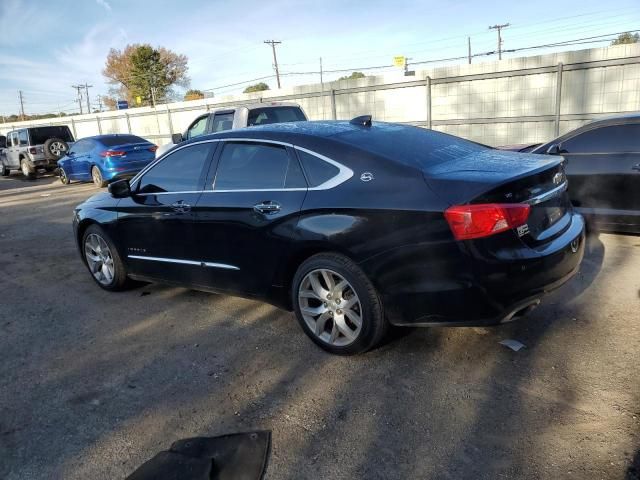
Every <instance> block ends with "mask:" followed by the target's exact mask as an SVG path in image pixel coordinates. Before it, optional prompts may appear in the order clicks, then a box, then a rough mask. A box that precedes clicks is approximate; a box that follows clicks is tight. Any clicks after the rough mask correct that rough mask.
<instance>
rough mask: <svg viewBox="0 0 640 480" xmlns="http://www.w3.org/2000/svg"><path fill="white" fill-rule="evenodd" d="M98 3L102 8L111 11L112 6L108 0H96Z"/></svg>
mask: <svg viewBox="0 0 640 480" xmlns="http://www.w3.org/2000/svg"><path fill="white" fill-rule="evenodd" d="M96 3H97V4H98V5H100V6H101V7H104V9H105V10H106V11H108V12H110V11H111V5H109V2H107V0H96Z"/></svg>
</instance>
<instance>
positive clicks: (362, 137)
mask: <svg viewBox="0 0 640 480" xmlns="http://www.w3.org/2000/svg"><path fill="white" fill-rule="evenodd" d="M335 138H337V139H340V140H342V141H344V142H346V143H350V144H352V145H354V146H355V147H357V148H361V149H362V150H366V151H368V152H371V153H373V154H374V155H382V156H384V157H387V158H391V159H394V160H396V161H399V162H402V163H405V164H407V165H411V166H414V167H419V168H421V169H423V170H429V169H430V168H432V167H435V166H436V165H440V164H442V163H446V162H447V161H449V160H454V159H459V158H461V157H465V156H467V155H471V154H474V153H478V152H483V151H486V150H488V149H490V147H487V146H486V145H481V144H479V143H475V142H472V141H470V140H465V139H463V138H460V137H454V136H453V135H448V134H446V133H442V132H436V131H433V130H428V129H426V128H420V127H410V126H406V125H394V124H391V123H376V124H374V126H373V127H372V128H371V129H366V128H358V129H356V130H350V131H348V132H345V133H339V134H337V135H336V136H335Z"/></svg>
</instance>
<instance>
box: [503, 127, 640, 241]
mask: <svg viewBox="0 0 640 480" xmlns="http://www.w3.org/2000/svg"><path fill="white" fill-rule="evenodd" d="M505 148H506V147H505ZM519 151H523V150H519ZM528 151H530V152H531V153H542V154H547V155H562V156H563V157H564V158H565V159H566V160H567V166H566V169H567V176H568V178H569V184H570V185H571V187H570V188H569V197H570V198H571V202H572V203H573V205H574V206H575V207H576V209H577V210H578V211H579V212H580V213H581V214H583V215H584V216H585V217H586V219H587V221H588V222H589V224H590V225H592V226H593V227H594V228H597V229H600V230H605V231H613V232H625V233H640V114H633V115H625V116H618V117H611V118H605V119H602V120H597V121H595V122H591V123H589V124H587V125H584V126H582V127H580V128H578V129H577V130H573V131H571V132H569V133H566V134H564V135H562V136H561V137H559V138H556V139H555V140H552V141H550V142H548V143H545V144H542V145H540V146H538V147H536V148H533V149H530V150H528Z"/></svg>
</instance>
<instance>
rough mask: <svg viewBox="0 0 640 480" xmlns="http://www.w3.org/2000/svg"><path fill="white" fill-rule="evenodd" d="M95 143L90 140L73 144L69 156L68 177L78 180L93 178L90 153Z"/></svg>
mask: <svg viewBox="0 0 640 480" xmlns="http://www.w3.org/2000/svg"><path fill="white" fill-rule="evenodd" d="M92 144H93V142H92V141H91V140H89V139H84V140H79V141H77V142H76V143H74V144H73V146H72V147H71V151H70V152H69V153H68V154H67V157H68V159H69V161H68V162H67V166H68V167H67V170H68V171H66V173H67V176H68V177H69V178H72V179H76V180H88V179H90V178H91V174H90V172H89V162H88V160H89V158H88V157H89V151H90V150H91V147H92Z"/></svg>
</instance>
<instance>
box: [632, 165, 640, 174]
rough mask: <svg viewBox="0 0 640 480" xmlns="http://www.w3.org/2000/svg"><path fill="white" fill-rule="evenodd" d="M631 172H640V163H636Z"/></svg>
mask: <svg viewBox="0 0 640 480" xmlns="http://www.w3.org/2000/svg"><path fill="white" fill-rule="evenodd" d="M631 170H638V171H639V172H640V163H636V164H635V165H634V166H633V167H631Z"/></svg>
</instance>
